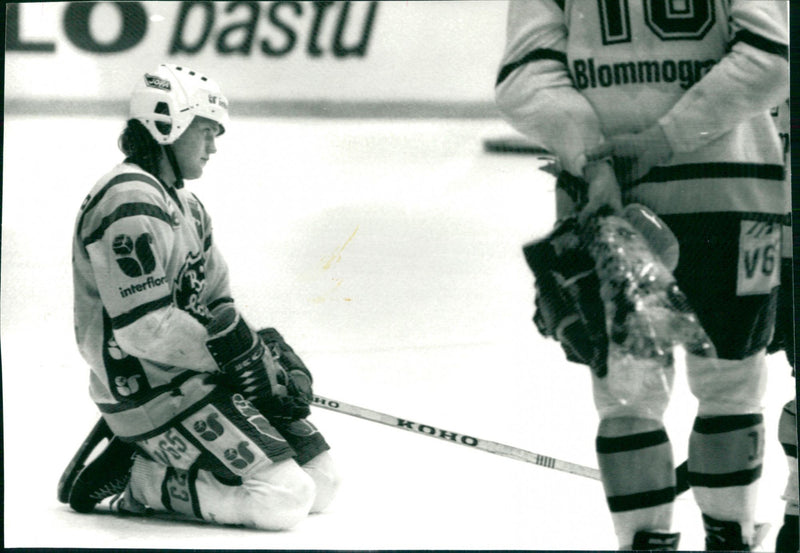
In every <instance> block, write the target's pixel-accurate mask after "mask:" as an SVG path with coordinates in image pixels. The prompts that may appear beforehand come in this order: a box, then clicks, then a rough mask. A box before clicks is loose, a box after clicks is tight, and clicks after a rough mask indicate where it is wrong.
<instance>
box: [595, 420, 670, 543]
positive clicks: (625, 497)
mask: <svg viewBox="0 0 800 553" xmlns="http://www.w3.org/2000/svg"><path fill="white" fill-rule="evenodd" d="M596 449H597V458H598V463H599V465H600V471H601V474H602V479H603V486H604V488H605V493H606V500H607V502H608V507H609V510H610V511H611V517H612V519H613V521H614V528H615V530H616V533H617V537H618V539H619V542H620V545H622V546H630V544H632V542H633V539H634V535H635V534H636V533H637V532H638V531H640V530H661V531H664V530H669V528H670V525H671V522H672V505H673V502H674V500H675V472H674V468H673V459H672V446H671V444H670V441H669V437H668V436H667V432H666V430H665V429H664V428H663V427H658V428H656V429H654V430H649V431H643V432H638V433H631V434H627V435H624V436H615V437H608V436H603V435H599V436H598V437H597V441H596ZM634 467H635V468H634Z"/></svg>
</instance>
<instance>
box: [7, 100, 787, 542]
mask: <svg viewBox="0 0 800 553" xmlns="http://www.w3.org/2000/svg"><path fill="white" fill-rule="evenodd" d="M121 126H122V121H121V119H117V118H100V119H90V118H82V117H52V116H48V117H30V116H28V117H15V116H8V115H7V116H6V118H5V128H4V132H5V137H4V138H5V140H4V155H3V162H4V166H3V172H4V175H3V198H2V200H3V202H2V208H3V209H2V216H3V219H2V275H1V276H2V309H0V312H1V314H2V326H1V327H0V331H1V332H2V369H3V371H2V376H3V421H4V428H3V430H4V444H3V446H4V462H5V467H4V468H5V483H4V485H5V521H4V526H5V528H4V530H5V546H6V547H37V548H38V547H69V548H77V547H114V548H118V547H124V548H154V549H159V548H192V549H204V548H213V549H220V548H223V549H239V548H246V549H345V550H348V549H373V550H374V549H409V548H410V549H475V548H482V549H594V550H598V549H601V550H602V549H615V548H616V539H615V537H614V534H613V531H612V528H611V521H610V517H609V515H608V512H607V509H606V507H605V499H604V496H603V490H602V486H601V484H600V483H599V482H598V481H595V480H590V479H586V478H583V477H580V476H575V475H572V474H567V473H564V472H559V471H556V470H552V469H546V468H542V467H538V466H535V465H532V464H527V463H523V462H520V461H516V460H511V459H507V458H504V457H499V456H495V455H491V454H489V453H485V452H482V451H475V450H470V449H469V448H467V447H462V446H457V445H453V444H449V443H446V442H444V441H439V440H434V439H431V438H428V437H425V436H423V435H416V434H412V433H409V432H404V431H401V430H396V429H393V428H389V427H387V426H383V425H379V424H376V423H372V422H367V421H362V420H358V419H355V418H352V417H348V416H346V415H344V414H340V413H332V412H329V411H323V410H320V409H315V411H314V414H313V417H312V420H313V421H314V422H315V423H316V424H317V426H319V427H320V428H321V430H322V431H323V433H324V434H325V435H326V437H327V438H328V441H329V442H330V443H331V445H332V447H333V449H332V453H333V454H334V455H335V457H336V459H337V460H338V463H339V465H340V468H341V471H342V473H343V475H344V477H345V481H344V485H343V487H342V490H341V494H340V496H339V497H338V499H337V501H336V502H335V503H334V505H333V506H332V508H331V509H330V510H329V511H328V512H327V513H325V514H322V515H316V516H312V517H310V518H309V519H307V520H306V521H304V522H302V523H301V524H300V525H299V526H297V527H296V528H295V529H294V530H292V531H290V532H285V533H267V532H257V531H252V530H245V529H239V528H224V527H217V526H210V525H205V524H199V523H185V522H173V521H164V520H159V519H155V518H146V519H145V518H117V517H115V516H112V515H109V514H108V513H100V512H98V513H95V514H92V515H79V514H77V513H74V512H72V511H71V510H70V509H69V508H68V507H67V506H65V505H62V504H60V503H58V502H57V500H56V484H57V482H58V478H59V476H60V473H61V471H62V469H63V468H64V466H65V464H66V463H67V462H68V460H69V459H70V457H71V456H72V454H73V453H74V451H75V449H76V448H77V447H78V444H79V443H80V442H81V440H82V439H83V437H84V436H85V434H86V433H87V432H88V430H89V428H90V427H91V426H92V424H93V423H94V421H95V419H96V417H97V411H96V409H95V407H94V405H93V404H92V403H91V401H90V400H89V398H88V394H87V385H88V369H87V367H86V366H85V364H84V362H83V360H82V359H81V358H80V356H79V354H78V351H77V348H76V347H75V344H74V341H73V334H72V332H73V331H72V289H71V278H72V277H71V269H70V241H71V233H72V225H73V220H74V217H75V214H76V212H77V209H78V207H79V206H80V204H81V201H82V200H83V198H84V196H85V194H86V193H87V191H88V190H89V188H90V187H91V186H92V184H93V183H94V181H95V180H96V179H97V178H99V177H100V176H101V175H102V174H103V173H104V172H105V171H107V170H108V169H109V168H110V167H111V166H112V165H113V164H114V163H116V162H117V161H119V160H120V158H121V155H120V154H119V152H118V150H117V149H116V139H117V135H118V132H119V130H120V129H121ZM508 133H509V128H508V127H506V126H505V124H504V123H502V122H500V121H495V120H491V119H481V120H455V119H442V120H385V119H384V120H352V119H333V120H318V119H291V118H290V119H254V118H249V119H239V120H235V121H234V123H233V124H232V125H231V126H230V128H229V130H228V132H227V133H226V134H225V135H224V136H223V137H221V138H220V139H219V141H218V149H219V151H218V153H217V154H216V156H214V157H213V158H212V160H211V163H210V164H209V166H208V167H207V170H206V175H205V176H204V177H203V179H202V180H201V181H197V182H190V183H189V184H188V186H190V187H191V188H192V189H193V190H194V191H195V192H196V193H197V194H198V196H199V197H200V198H201V200H202V201H203V202H204V204H205V206H206V208H207V209H208V210H209V212H210V213H211V215H212V217H213V219H214V226H215V235H216V236H215V238H216V240H217V242H218V243H219V244H220V246H221V248H222V251H223V252H224V253H225V255H226V258H227V261H228V263H229V265H230V269H231V272H232V281H233V292H234V296H235V297H236V299H237V302H238V304H239V306H240V307H241V309H242V310H243V311H244V313H245V315H246V316H247V317H248V319H249V320H250V321H251V323H253V324H254V325H257V326H265V325H272V326H276V327H278V328H279V329H280V330H281V332H282V333H283V334H284V336H285V337H286V338H287V340H288V341H289V342H290V343H291V344H292V345H293V346H294V347H295V349H296V350H298V352H299V353H300V354H301V355H302V357H303V358H304V360H305V361H306V363H307V364H308V366H309V367H310V368H311V370H312V371H313V373H314V376H315V391H316V392H317V393H318V394H320V395H323V396H327V397H330V398H335V399H339V400H342V401H345V402H348V403H352V404H355V405H360V406H363V407H368V408H371V409H374V410H377V411H381V412H385V413H389V414H393V415H397V416H399V417H403V418H407V419H410V420H414V421H416V422H420V423H426V424H429V425H432V426H435V427H437V428H442V429H447V430H450V431H454V432H459V433H462V434H468V435H471V436H475V437H478V438H482V439H486V440H492V441H497V442H502V443H506V444H509V445H513V446H516V447H520V448H524V449H527V450H530V451H534V452H537V453H541V454H543V455H547V456H551V457H555V458H558V459H563V460H566V461H571V462H574V463H579V464H583V465H588V466H596V461H595V454H594V433H595V427H596V424H597V417H596V415H595V413H594V409H593V406H592V403H591V395H590V391H589V378H588V374H587V369H585V368H583V367H580V366H577V365H570V364H568V363H567V362H566V361H564V359H563V357H562V355H561V351H560V349H559V347H558V345H557V344H555V343H554V342H548V341H545V340H544V339H542V338H541V337H540V336H539V335H538V334H537V332H536V330H535V328H534V326H533V324H532V323H531V320H530V317H531V314H532V305H531V303H532V302H531V300H532V295H533V293H532V286H531V284H532V277H531V275H530V274H529V272H528V269H527V267H526V266H525V263H524V260H523V258H522V255H521V251H520V247H521V245H522V244H523V243H524V242H526V241H528V240H530V239H532V238H534V237H537V236H540V235H542V234H544V233H545V232H546V231H547V230H548V229H549V228H550V227H551V225H552V223H553V216H552V205H553V179H552V178H551V177H550V176H549V175H547V174H545V173H542V172H540V171H537V167H538V166H540V165H541V164H542V163H543V162H541V161H537V160H536V159H535V158H533V157H531V156H519V155H497V154H487V153H484V152H483V151H482V148H481V141H482V139H483V138H486V137H495V136H498V135H505V134H508ZM770 365H771V374H770V377H771V378H770V383H769V388H768V391H767V395H766V399H765V402H766V412H765V414H766V423H767V441H766V461H765V468H764V475H763V478H762V481H761V482H762V485H761V492H760V500H759V505H758V513H759V520H763V521H767V522H770V523H772V525H773V528H772V530H771V531H770V533H769V535H768V536H767V538H766V541H765V543H764V546H763V548H764V550H767V551H768V550H772V548H773V547H774V543H775V532H776V530H777V527H778V526H779V523H780V521H781V520H782V514H783V502H782V500H781V499H780V495H781V493H782V491H783V488H784V486H785V479H786V475H787V468H786V462H785V459H784V457H783V453H782V451H781V449H780V446H779V444H778V442H777V439H776V432H777V417H778V414H779V412H780V408H781V406H782V405H783V403H784V402H785V401H787V400H788V399H789V398H790V397H791V396H792V395H793V393H794V389H793V381H792V380H791V378H790V376H789V369H788V365H787V364H786V361H785V358H783V357H782V356H773V357H771V358H770ZM694 408H695V402H694V400H693V399H692V397H691V396H690V395H689V393H688V391H687V387H686V383H685V380H684V379H683V378H681V377H679V379H678V382H677V384H676V389H675V394H674V398H673V402H672V405H671V407H670V409H669V411H668V414H667V426H668V431H669V432H670V437H671V439H672V442H673V444H674V447H675V457H676V461H678V462H680V461H682V460H683V459H685V455H686V442H687V440H688V435H689V429H690V426H691V422H692V420H693V415H694ZM675 530H678V531H681V532H682V542H681V546H682V549H690V550H697V549H702V548H703V537H702V528H701V522H700V516H699V513H698V511H697V508H696V507H695V506H694V503H693V501H692V499H691V493H690V492H688V493H686V494H684V495H683V496H682V498H681V499H680V500H678V501H677V503H676V512H675Z"/></svg>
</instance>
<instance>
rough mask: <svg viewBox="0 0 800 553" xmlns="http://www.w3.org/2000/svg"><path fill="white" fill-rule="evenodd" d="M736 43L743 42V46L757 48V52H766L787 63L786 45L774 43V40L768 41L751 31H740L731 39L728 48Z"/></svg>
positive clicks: (787, 50) (787, 48)
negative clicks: (747, 45)
mask: <svg viewBox="0 0 800 553" xmlns="http://www.w3.org/2000/svg"><path fill="white" fill-rule="evenodd" d="M738 42H744V43H745V44H749V45H750V46H752V47H753V48H758V49H759V50H761V51H763V52H766V53H768V54H774V55H776V56H780V57H782V58H783V59H785V60H787V61H788V60H789V47H788V46H787V45H786V44H781V43H780V42H775V41H774V40H770V39H768V38H767V37H764V36H761V35H757V34H756V33H754V32H752V31H748V30H747V29H742V30H741V31H739V32H737V33H736V35H735V36H734V37H733V40H732V41H731V43H730V47H731V48H732V47H733V45H734V44H736V43H738Z"/></svg>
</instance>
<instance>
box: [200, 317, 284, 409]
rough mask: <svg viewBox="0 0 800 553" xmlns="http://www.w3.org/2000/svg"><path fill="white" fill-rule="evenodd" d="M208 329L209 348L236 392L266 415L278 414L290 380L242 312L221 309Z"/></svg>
mask: <svg viewBox="0 0 800 553" xmlns="http://www.w3.org/2000/svg"><path fill="white" fill-rule="evenodd" d="M206 329H207V331H208V334H209V338H208V340H207V341H206V347H207V348H208V351H209V352H210V353H211V356H212V357H213V358H214V360H215V361H216V362H217V365H218V366H219V368H220V371H222V374H223V375H225V376H226V377H227V378H228V382H229V383H230V384H231V385H232V386H233V388H235V389H236V390H237V391H239V392H240V393H242V395H244V397H245V398H246V399H248V400H249V401H250V402H251V403H253V405H254V406H255V407H256V408H257V409H258V410H259V411H261V412H262V413H263V414H264V415H266V416H270V415H272V414H273V413H276V412H279V411H280V410H281V409H282V408H283V404H284V402H285V400H286V398H287V396H288V381H289V377H288V375H287V374H286V371H285V370H284V368H283V367H281V366H280V365H279V364H278V363H276V362H275V361H274V360H273V359H272V356H271V355H270V354H269V353H265V352H266V347H265V346H264V342H262V340H261V338H260V337H259V336H258V334H256V333H255V332H254V331H253V330H252V329H251V328H250V326H249V325H248V324H247V323H246V322H245V321H244V319H242V317H241V315H240V314H239V312H238V311H237V310H236V309H235V308H234V307H233V306H226V307H225V308H223V309H219V310H218V311H217V313H216V315H215V317H214V319H213V320H212V321H211V322H210V323H209V324H208V326H207V327H206Z"/></svg>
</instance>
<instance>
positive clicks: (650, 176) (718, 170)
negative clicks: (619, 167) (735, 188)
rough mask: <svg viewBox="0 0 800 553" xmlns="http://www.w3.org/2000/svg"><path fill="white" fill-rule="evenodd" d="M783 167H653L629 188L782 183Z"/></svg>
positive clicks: (729, 163) (726, 163) (720, 164)
mask: <svg viewBox="0 0 800 553" xmlns="http://www.w3.org/2000/svg"><path fill="white" fill-rule="evenodd" d="M784 177H785V173H784V168H783V165H774V164H768V163H738V162H733V161H719V162H712V163H685V164H682V165H670V166H668V167H653V169H651V170H650V172H649V173H647V174H646V175H645V176H644V177H642V178H641V179H639V180H638V181H636V182H634V183H632V184H631V185H630V186H636V185H637V184H642V183H646V182H667V181H676V180H691V179H764V180H774V181H780V182H783V180H784Z"/></svg>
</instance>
